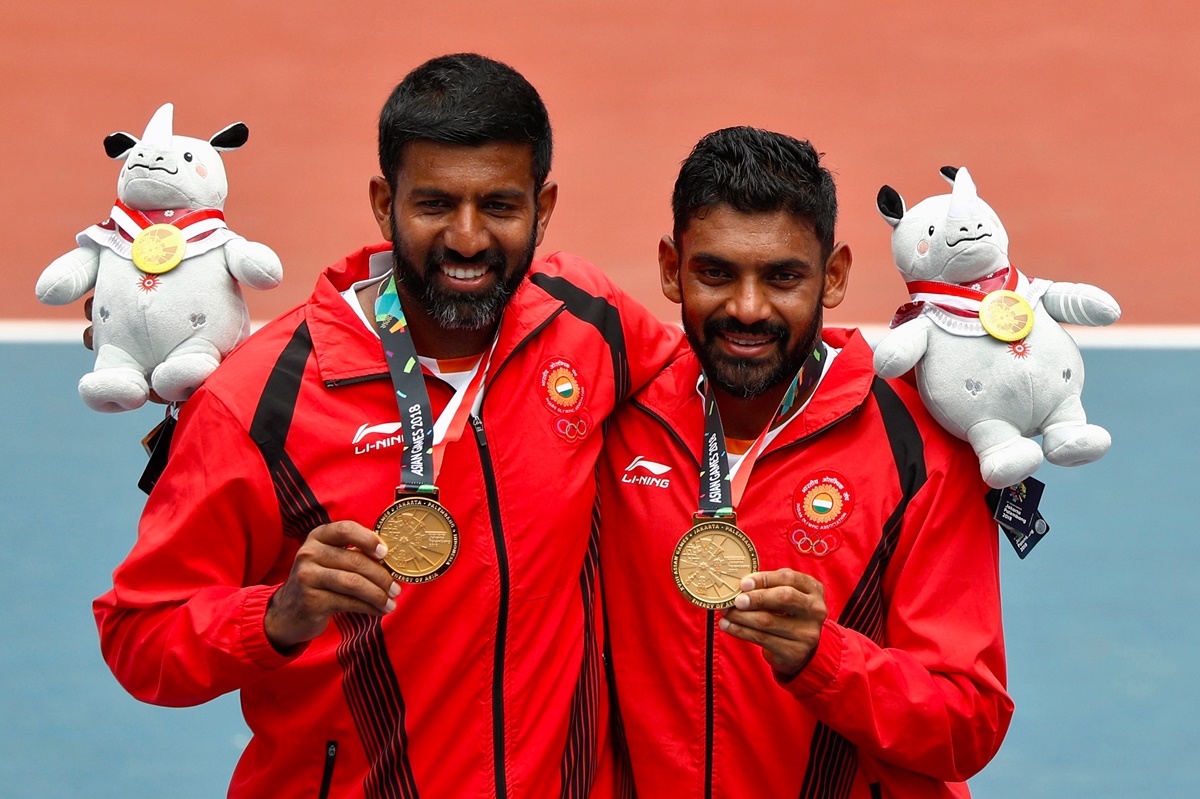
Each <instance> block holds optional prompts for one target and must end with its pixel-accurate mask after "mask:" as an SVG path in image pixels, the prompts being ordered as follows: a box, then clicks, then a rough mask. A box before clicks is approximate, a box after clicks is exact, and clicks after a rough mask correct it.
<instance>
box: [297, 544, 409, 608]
mask: <svg viewBox="0 0 1200 799" xmlns="http://www.w3.org/2000/svg"><path fill="white" fill-rule="evenodd" d="M305 557H306V558H307V559H308V560H309V562H310V564H311V567H312V568H314V569H315V570H317V571H314V572H313V575H312V576H311V578H309V579H306V575H303V574H302V575H301V576H300V579H301V580H302V581H304V582H306V583H307V584H308V585H312V586H313V587H316V588H326V589H327V590H336V588H334V587H330V586H329V585H325V584H322V583H321V582H320V580H321V579H322V578H323V575H322V574H321V572H326V571H328V572H334V573H336V574H354V575H357V576H359V577H361V578H363V579H364V580H367V581H368V582H370V583H371V584H372V585H374V586H375V587H376V588H378V589H379V590H380V591H381V592H383V593H384V594H387V595H389V596H396V594H398V593H400V587H399V585H397V584H396V581H395V580H393V579H392V575H391V574H390V573H389V572H388V570H387V569H385V568H384V567H383V566H381V565H379V564H378V563H377V562H375V560H374V559H372V558H371V557H370V556H368V555H366V554H364V553H362V552H359V551H358V550H356V549H347V548H344V547H334V546H328V545H322V546H321V547H320V548H319V549H314V550H311V552H310V553H306V554H305ZM343 593H345V592H343ZM363 598H364V599H366V598H367V597H365V596H364V597H363Z"/></svg>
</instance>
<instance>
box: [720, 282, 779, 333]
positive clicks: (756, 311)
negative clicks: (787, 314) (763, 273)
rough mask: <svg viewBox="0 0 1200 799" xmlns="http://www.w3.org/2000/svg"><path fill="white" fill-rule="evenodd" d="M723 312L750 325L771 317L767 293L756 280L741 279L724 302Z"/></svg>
mask: <svg viewBox="0 0 1200 799" xmlns="http://www.w3.org/2000/svg"><path fill="white" fill-rule="evenodd" d="M725 313H727V314H728V315H729V316H731V317H733V318H734V319H736V320H738V321H739V322H741V323H742V324H746V325H752V324H754V323H755V322H762V321H765V320H767V319H770V318H771V306H770V304H769V303H768V302H767V294H766V292H765V291H763V287H762V286H760V285H759V284H758V281H756V280H742V281H738V283H737V284H736V285H735V286H734V292H733V295H732V296H731V297H730V298H729V299H728V300H727V301H726V303H725Z"/></svg>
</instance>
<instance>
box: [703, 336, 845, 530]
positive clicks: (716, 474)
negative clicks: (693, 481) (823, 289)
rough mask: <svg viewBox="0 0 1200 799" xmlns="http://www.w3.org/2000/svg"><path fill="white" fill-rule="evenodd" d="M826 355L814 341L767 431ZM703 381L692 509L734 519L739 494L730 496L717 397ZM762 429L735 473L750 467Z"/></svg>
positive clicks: (802, 393)
mask: <svg viewBox="0 0 1200 799" xmlns="http://www.w3.org/2000/svg"><path fill="white" fill-rule="evenodd" d="M827 357H828V351H827V349H826V347H825V342H823V341H819V340H818V341H817V346H816V347H814V348H813V351H812V352H811V353H809V355H808V357H807V358H806V359H805V360H804V365H803V366H801V367H800V371H799V372H797V373H796V376H795V377H794V378H792V382H791V385H789V386H788V390H787V392H786V393H785V394H784V395H783V400H782V401H781V402H780V403H779V408H778V410H776V411H775V416H774V417H773V418H772V420H771V424H770V425H769V426H768V427H767V430H770V429H771V428H772V427H774V426H775V424H776V423H777V422H778V421H779V420H780V419H782V418H785V417H786V416H787V414H788V413H789V412H790V411H791V410H792V407H793V406H794V405H795V404H796V400H797V399H798V398H801V397H806V396H808V394H809V392H811V391H812V388H813V386H815V385H816V383H817V380H819V379H820V377H821V373H822V371H823V370H824V364H825V361H826V359H827ZM703 382H704V450H703V452H702V453H701V456H702V461H701V470H700V502H699V508H700V509H699V510H698V511H697V512H696V518H697V519H722V518H724V519H730V520H732V519H733V518H735V515H734V506H735V505H736V504H737V501H738V500H740V499H741V496H740V492H739V496H737V497H735V496H734V488H733V481H732V478H731V474H730V472H731V469H730V468H729V452H728V449H727V447H726V444H725V428H724V427H723V426H722V425H721V412H720V410H719V409H718V408H717V398H716V396H715V395H714V394H713V390H712V382H711V381H710V380H709V379H708V377H707V376H704V377H703ZM766 432H767V431H763V434H760V435H759V441H758V442H755V446H754V447H753V448H751V450H750V452H748V453H746V455H745V457H747V458H751V463H747V464H746V465H745V466H744V467H743V469H744V472H739V474H743V473H744V474H745V475H746V476H747V478H748V477H749V473H750V469H751V468H753V466H754V464H753V460H754V459H757V457H758V450H759V449H760V448H761V444H760V442H761V441H762V439H763V435H764V434H765V433H766ZM744 486H745V483H744V482H742V487H744Z"/></svg>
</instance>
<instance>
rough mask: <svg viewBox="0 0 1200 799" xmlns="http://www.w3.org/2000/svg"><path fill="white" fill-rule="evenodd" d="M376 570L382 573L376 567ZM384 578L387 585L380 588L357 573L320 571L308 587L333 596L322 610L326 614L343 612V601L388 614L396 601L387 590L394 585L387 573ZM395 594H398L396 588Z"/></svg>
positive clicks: (332, 570) (334, 570) (333, 570)
mask: <svg viewBox="0 0 1200 799" xmlns="http://www.w3.org/2000/svg"><path fill="white" fill-rule="evenodd" d="M376 568H377V569H379V571H383V569H381V568H379V567H378V566H376ZM384 576H385V577H388V580H387V585H385V586H380V585H379V584H378V583H377V582H375V581H374V580H372V579H370V578H368V577H366V576H364V575H362V574H359V573H357V572H352V571H339V570H337V569H322V570H321V571H320V573H318V574H317V575H316V576H315V578H314V580H313V582H312V583H311V584H310V585H311V587H312V588H315V589H317V590H321V591H326V592H328V593H329V594H332V595H334V596H332V597H329V599H328V601H329V603H330V605H329V606H328V607H326V608H324V609H323V610H325V611H326V612H329V613H336V612H339V611H341V610H344V609H345V607H343V606H344V604H345V601H346V600H347V599H349V600H353V601H358V602H362V603H363V604H366V605H369V606H371V608H372V609H373V611H374V612H376V613H390V612H391V611H392V610H394V609H395V608H396V600H395V599H393V596H394V595H393V594H391V593H390V591H389V588H390V586H392V585H395V584H394V583H393V582H392V580H391V578H390V576H389V575H388V574H387V572H384ZM396 593H397V594H399V587H398V586H397V588H396Z"/></svg>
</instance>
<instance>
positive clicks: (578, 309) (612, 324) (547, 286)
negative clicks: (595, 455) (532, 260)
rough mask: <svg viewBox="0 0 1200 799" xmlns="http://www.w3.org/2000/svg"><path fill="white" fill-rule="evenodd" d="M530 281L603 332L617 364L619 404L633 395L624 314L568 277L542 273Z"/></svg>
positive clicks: (616, 378)
mask: <svg viewBox="0 0 1200 799" xmlns="http://www.w3.org/2000/svg"><path fill="white" fill-rule="evenodd" d="M529 280H530V281H531V282H532V283H533V284H534V285H535V286H537V287H538V288H540V289H542V291H544V292H546V293H547V294H549V295H550V296H551V297H553V298H554V299H556V300H558V301H559V302H561V303H563V304H564V305H565V306H567V313H569V314H571V315H572V316H574V317H576V318H578V319H579V320H580V321H583V322H587V323H588V324H589V325H591V326H592V327H594V328H596V330H598V331H599V332H600V335H601V336H602V337H603V338H604V341H605V343H607V344H608V349H609V352H610V353H612V361H613V385H614V388H615V389H616V401H617V402H620V401H621V400H623V399H625V397H626V396H628V395H629V388H630V377H629V355H628V352H627V350H626V349H625V329H624V328H622V327H621V313H620V312H619V311H618V310H617V309H616V307H615V306H614V305H613V304H612V303H610V302H609V301H608V300H606V299H604V298H603V297H595V296H592V295H591V294H588V293H587V292H586V291H584V290H583V289H581V288H579V287H578V286H576V285H575V284H574V283H572V282H571V281H569V280H567V279H566V278H564V277H554V276H552V275H546V274H542V273H540V272H537V273H534V274H532V275H530V277H529Z"/></svg>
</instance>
